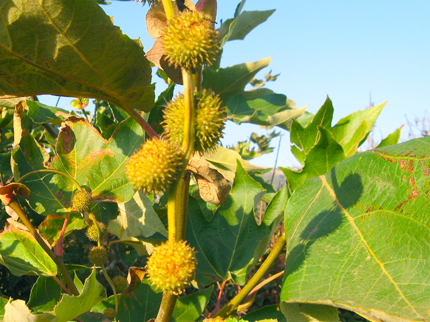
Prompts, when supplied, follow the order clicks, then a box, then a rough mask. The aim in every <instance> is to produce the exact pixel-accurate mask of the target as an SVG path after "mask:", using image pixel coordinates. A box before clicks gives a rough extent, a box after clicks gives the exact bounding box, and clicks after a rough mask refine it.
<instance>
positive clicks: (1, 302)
mask: <svg viewBox="0 0 430 322" xmlns="http://www.w3.org/2000/svg"><path fill="white" fill-rule="evenodd" d="M7 302H8V299H7V298H4V297H1V296H0V321H3V317H4V311H5V306H6V304H7Z"/></svg>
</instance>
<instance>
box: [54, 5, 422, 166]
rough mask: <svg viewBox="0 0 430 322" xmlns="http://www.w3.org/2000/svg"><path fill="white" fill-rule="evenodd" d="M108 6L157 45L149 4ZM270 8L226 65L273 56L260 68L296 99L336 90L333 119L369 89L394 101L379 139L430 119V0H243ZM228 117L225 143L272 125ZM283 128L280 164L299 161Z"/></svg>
mask: <svg viewBox="0 0 430 322" xmlns="http://www.w3.org/2000/svg"><path fill="white" fill-rule="evenodd" d="M238 2H239V1H238V0H237V1H234V0H233V1H231V0H219V1H218V17H217V21H218V25H220V23H219V21H220V19H223V20H226V19H228V18H231V17H232V16H233V14H234V10H235V8H236V5H237V3H238ZM103 9H105V11H106V13H107V14H108V15H110V16H113V17H114V24H116V25H118V26H120V27H121V29H122V31H123V32H124V33H125V34H127V35H128V36H130V37H131V38H140V39H141V41H142V43H143V45H144V48H145V51H147V50H149V49H150V48H151V46H152V43H153V40H152V39H151V38H149V36H148V34H147V32H146V28H145V14H146V11H147V10H148V6H147V5H145V6H142V4H137V3H135V2H133V1H124V2H123V1H112V4H111V5H107V6H103ZM269 9H276V11H275V13H274V14H273V15H272V16H271V17H270V18H269V19H268V21H266V22H265V23H263V24H262V25H260V26H258V27H257V28H256V29H254V30H253V31H252V32H251V33H250V34H249V35H248V36H247V37H246V38H245V40H243V41H240V40H236V41H232V42H228V43H227V45H226V46H225V47H224V55H223V60H222V67H226V66H230V65H234V64H240V63H243V62H252V61H257V60H259V59H261V58H265V57H270V56H271V57H273V58H272V63H271V65H270V66H269V67H268V68H266V69H264V70H263V71H262V72H261V73H260V74H259V75H258V76H259V77H260V78H262V77H263V75H264V74H265V73H267V72H268V71H269V70H272V74H278V73H280V74H281V75H280V77H279V78H278V80H277V81H276V82H270V83H268V84H267V87H268V88H270V89H272V90H274V91H275V92H277V93H282V94H285V95H287V96H288V98H289V99H291V100H293V101H295V102H296V103H297V107H301V106H305V105H309V108H308V111H309V112H312V113H315V112H316V111H317V110H318V108H319V107H320V106H321V105H322V104H323V103H324V101H325V99H326V97H327V95H328V96H330V98H331V99H332V101H333V105H334V108H335V116H334V118H335V120H334V121H335V122H336V121H337V120H339V119H340V118H342V117H344V116H346V115H348V114H350V113H352V112H354V111H357V110H359V109H364V108H365V107H366V106H368V105H369V101H370V95H371V100H372V101H373V102H374V103H375V105H377V104H380V103H382V102H384V101H388V103H387V105H386V106H385V108H384V110H383V111H382V113H381V116H380V118H379V119H378V121H377V124H376V125H377V127H376V131H375V139H376V140H377V141H379V140H380V139H381V135H382V136H384V137H385V136H386V135H388V134H389V133H391V132H393V131H394V130H395V129H396V128H398V127H399V126H401V125H402V124H405V127H404V128H403V130H402V140H406V139H407V137H408V132H409V127H408V126H407V124H406V118H405V115H407V117H408V119H409V120H410V121H413V120H414V119H415V118H416V117H418V118H423V117H426V118H427V124H426V126H427V128H428V127H430V123H429V122H430V113H429V111H430V107H429V104H430V103H429V102H430V55H429V54H430V1H428V0H416V1H400V0H391V1H386V0H378V1H375V0H373V1H370V0H362V1H345V0H326V1H310V0H301V1H281V0H272V1H257V0H248V1H247V2H246V4H245V6H244V10H247V11H251V10H269ZM258 76H257V77H258ZM154 81H155V82H157V85H159V87H158V88H159V89H160V90H162V89H164V84H163V83H162V81H161V79H158V78H157V76H155V77H154ZM62 103H64V101H62ZM61 105H63V104H60V106H61ZM229 123H231V124H228V126H227V129H226V131H225V139H224V141H223V143H224V144H227V145H229V144H234V143H236V142H237V141H238V140H246V139H247V138H248V137H249V135H250V133H251V132H252V131H256V132H258V133H265V132H266V131H265V130H261V129H259V127H258V126H245V128H243V127H242V128H241V129H240V130H239V128H238V127H237V126H235V125H234V124H232V122H229ZM415 132H416V133H417V134H418V133H419V132H418V131H417V130H415ZM282 133H284V134H285V135H284V136H283V138H282V142H281V151H280V154H279V160H278V166H292V165H297V162H296V161H295V160H294V157H293V156H292V155H291V153H289V151H290V145H289V138H288V133H287V132H286V131H283V132H282ZM278 140H279V139H278V138H276V139H274V140H273V143H272V146H273V147H277V144H278ZM275 155H276V151H275V153H272V154H271V155H269V156H265V157H260V158H257V159H255V161H254V162H252V163H254V164H257V165H262V166H273V164H274V161H275Z"/></svg>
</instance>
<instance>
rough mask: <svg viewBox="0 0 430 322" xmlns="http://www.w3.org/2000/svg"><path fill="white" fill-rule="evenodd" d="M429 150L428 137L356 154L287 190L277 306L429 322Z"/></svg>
mask: <svg viewBox="0 0 430 322" xmlns="http://www.w3.org/2000/svg"><path fill="white" fill-rule="evenodd" d="M429 146H430V137H427V138H422V139H415V140H412V141H409V142H405V143H403V144H398V145H394V146H390V147H386V148H381V149H377V150H373V151H369V152H365V153H360V154H357V155H355V156H353V157H351V158H349V159H346V160H344V161H343V162H342V163H340V164H339V165H337V166H336V167H334V168H333V169H332V170H331V171H330V173H328V174H326V175H325V176H320V177H316V178H312V179H310V180H308V181H307V182H306V183H305V184H303V185H301V186H300V187H299V188H298V189H297V190H296V191H295V192H294V194H293V195H292V197H291V199H290V200H289V203H288V205H287V208H286V211H285V232H286V236H287V254H288V256H287V259H286V269H285V275H284V281H283V287H282V293H281V299H282V301H285V302H288V303H296V302H299V303H300V302H303V303H305V302H306V303H310V304H312V303H314V304H328V305H332V306H337V307H342V308H345V309H349V310H353V311H356V312H357V313H359V314H361V315H363V316H366V317H368V318H369V319H381V320H384V321H390V322H391V321H402V320H403V321H410V320H414V321H426V320H429V319H430V312H429V310H428V309H429V307H430V285H429V283H428V281H429V280H430V270H429V269H428V263H429V261H430V234H429V230H430V229H429V225H428V214H429V213H430V204H429V197H430V192H429V178H430V149H429Z"/></svg>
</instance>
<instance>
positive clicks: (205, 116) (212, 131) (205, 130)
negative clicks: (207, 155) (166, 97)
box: [163, 89, 226, 153]
mask: <svg viewBox="0 0 430 322" xmlns="http://www.w3.org/2000/svg"><path fill="white" fill-rule="evenodd" d="M195 97H196V113H195V133H196V140H195V144H194V150H195V151H199V152H202V153H204V152H208V151H211V150H213V149H214V148H215V147H216V146H217V144H218V142H219V141H220V139H221V138H222V131H223V130H224V126H225V117H226V113H225V106H223V104H222V101H221V99H220V98H219V96H218V95H215V94H214V93H212V92H210V91H208V90H206V89H204V90H203V91H202V92H199V93H196V95H195ZM184 101H185V99H184V95H183V94H179V95H178V96H176V97H175V99H173V100H172V101H170V102H169V104H167V106H166V108H165V110H164V122H163V125H164V131H165V133H166V136H167V137H169V138H170V140H172V141H174V142H176V143H177V144H179V145H181V144H182V140H183V137H184V123H185V102H184Z"/></svg>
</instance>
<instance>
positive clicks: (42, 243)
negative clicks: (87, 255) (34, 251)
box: [9, 201, 79, 295]
mask: <svg viewBox="0 0 430 322" xmlns="http://www.w3.org/2000/svg"><path fill="white" fill-rule="evenodd" d="M9 207H10V208H12V210H13V211H15V212H16V214H17V215H18V216H19V218H20V219H21V221H22V222H23V224H24V225H25V226H26V227H27V229H28V230H29V232H30V234H32V235H33V237H34V238H35V239H36V241H37V242H38V243H39V245H40V246H41V247H42V248H43V250H44V251H45V252H46V253H47V254H48V256H49V257H51V258H52V260H53V261H54V262H55V264H57V267H58V269H59V270H60V272H61V274H62V275H63V277H64V279H65V280H66V283H67V285H68V286H69V289H70V292H71V293H72V294H73V295H79V292H78V289H77V288H76V286H75V283H73V280H72V278H71V276H70V274H69V272H68V271H67V268H66V265H64V262H63V259H62V258H60V257H57V256H55V254H54V252H53V251H52V249H51V248H49V246H48V245H47V244H46V243H45V241H44V240H43V239H42V237H40V235H39V233H38V232H37V231H36V229H34V227H33V225H32V224H31V222H30V220H28V218H27V216H26V215H25V214H24V212H23V211H22V209H21V207H20V206H19V204H18V203H17V202H16V201H12V202H11V203H10V204H9Z"/></svg>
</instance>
